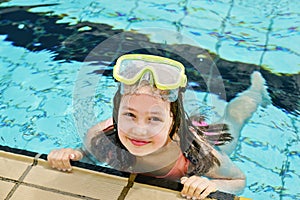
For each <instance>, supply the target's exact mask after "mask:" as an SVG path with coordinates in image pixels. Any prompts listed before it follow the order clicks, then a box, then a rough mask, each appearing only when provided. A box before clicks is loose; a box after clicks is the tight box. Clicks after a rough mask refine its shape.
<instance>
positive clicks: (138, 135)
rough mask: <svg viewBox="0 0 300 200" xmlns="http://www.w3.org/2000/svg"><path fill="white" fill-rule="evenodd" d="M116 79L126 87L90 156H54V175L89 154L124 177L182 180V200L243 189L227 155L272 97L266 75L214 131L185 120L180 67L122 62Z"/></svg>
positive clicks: (142, 59)
mask: <svg viewBox="0 0 300 200" xmlns="http://www.w3.org/2000/svg"><path fill="white" fill-rule="evenodd" d="M114 78H115V79H116V80H118V81H119V82H120V86H119V88H118V91H117V92H116V94H115V97H114V110H113V117H112V118H110V119H108V120H106V121H104V122H100V123H99V124H97V125H95V126H94V127H92V128H91V129H90V130H89V131H88V133H87V135H86V138H85V141H86V142H85V151H82V150H76V149H59V150H53V151H52V152H50V154H49V155H48V161H49V163H50V165H51V166H52V167H53V168H57V169H59V170H63V171H70V170H71V165H70V160H80V159H82V158H83V156H84V155H85V154H87V153H88V154H92V155H93V156H94V157H95V158H97V160H99V161H100V162H105V163H107V164H109V165H110V166H111V167H113V168H115V169H118V170H122V171H128V172H133V173H143V174H146V175H149V176H154V177H158V178H168V179H172V180H180V181H181V183H182V184H183V185H184V187H183V190H182V191H181V194H182V196H183V197H185V198H187V199H190V198H193V199H204V198H205V197H206V196H208V195H209V194H210V193H211V192H214V191H216V190H219V191H225V192H229V193H238V192H241V191H242V190H243V188H244V186H245V176H244V174H243V173H242V172H241V170H240V169H239V168H238V167H237V166H235V165H234V164H233V162H232V161H231V160H230V158H229V156H228V155H230V154H231V153H232V152H233V150H234V149H235V146H236V143H237V139H238V137H239V133H240V131H241V129H242V127H243V125H244V124H245V122H246V121H247V120H248V119H249V118H250V117H251V116H252V114H253V112H255V110H256V109H257V107H258V106H259V104H260V103H262V102H263V100H264V98H265V97H267V96H266V95H267V92H266V89H265V87H264V80H263V78H262V77H261V75H260V73H258V72H255V73H253V75H252V86H251V87H250V88H249V89H248V90H247V91H245V92H244V93H242V94H241V95H240V96H239V97H237V98H236V99H234V100H233V101H231V102H230V103H229V104H228V105H227V107H226V112H225V115H224V117H223V119H222V121H220V122H219V123H218V124H214V125H207V124H206V123H205V122H204V121H203V118H202V117H201V116H192V117H191V118H190V117H189V116H187V114H186V113H185V111H184V108H183V94H184V91H185V86H186V83H187V78H186V75H185V72H184V67H183V65H182V64H181V63H179V62H176V61H174V60H171V59H167V58H163V57H159V56H152V55H141V54H130V55H124V56H121V57H120V58H119V59H118V60H117V63H116V65H115V67H114ZM241 108H242V109H243V111H244V112H241ZM223 122H226V124H225V123H223ZM229 130H230V131H231V134H229V132H228V131H229ZM231 140H232V142H230V141H231ZM215 145H218V147H216V146H215Z"/></svg>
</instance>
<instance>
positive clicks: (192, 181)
mask: <svg viewBox="0 0 300 200" xmlns="http://www.w3.org/2000/svg"><path fill="white" fill-rule="evenodd" d="M197 186H198V182H197V178H196V176H192V177H189V178H188V179H187V180H186V181H185V183H184V186H183V189H182V191H181V194H182V195H183V196H186V197H187V198H189V197H192V196H193V195H194V192H195V190H196V189H197Z"/></svg>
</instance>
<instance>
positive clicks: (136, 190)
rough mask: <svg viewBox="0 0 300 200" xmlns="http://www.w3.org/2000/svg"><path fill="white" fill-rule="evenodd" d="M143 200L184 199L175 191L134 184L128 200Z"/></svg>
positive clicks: (127, 197)
mask: <svg viewBox="0 0 300 200" xmlns="http://www.w3.org/2000/svg"><path fill="white" fill-rule="evenodd" d="M141 197H143V198H142V199H151V200H160V199H163V200H176V199H178V200H179V199H180V200H182V199H183V198H182V197H181V196H180V193H179V192H177V191H173V190H168V189H164V188H159V187H154V186H150V185H145V184H140V183H134V185H133V187H132V188H131V190H130V191H129V192H128V194H127V196H126V198H125V199H126V200H140V199H141Z"/></svg>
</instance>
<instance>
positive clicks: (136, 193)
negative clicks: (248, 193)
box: [0, 151, 246, 200]
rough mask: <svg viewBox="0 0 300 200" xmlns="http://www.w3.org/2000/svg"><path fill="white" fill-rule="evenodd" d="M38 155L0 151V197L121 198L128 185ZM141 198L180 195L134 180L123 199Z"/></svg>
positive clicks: (53, 199)
mask: <svg viewBox="0 0 300 200" xmlns="http://www.w3.org/2000/svg"><path fill="white" fill-rule="evenodd" d="M39 156H40V155H39V154H37V155H36V156H35V157H29V156H24V155H19V154H14V153H10V152H5V151H0V166H1V168H0V188H1V189H0V199H5V200H8V199H9V200H21V199H22V200H27V199H28V200H36V199H43V200H58V199H64V200H65V199H66V200H67V199H70V200H75V199H87V200H95V199H104V200H106V199H107V200H113V199H118V200H121V199H124V198H122V195H123V193H124V188H128V187H126V186H128V178H125V177H119V176H115V175H110V174H106V173H102V172H96V171H93V170H87V169H83V168H79V167H74V168H73V171H72V172H70V173H63V172H60V171H57V170H53V169H52V168H50V167H49V165H48V164H47V162H46V161H45V160H44V159H41V158H40V157H39ZM141 198H142V199H152V200H156V199H163V200H168V199H170V200H171V199H172V200H176V199H182V198H181V197H180V193H179V192H178V191H174V190H169V189H165V188H160V187H156V186H151V185H146V184H141V183H136V182H134V184H133V186H132V187H130V188H129V191H128V193H127V195H126V197H125V199H126V200H135V199H141ZM232 199H233V198H232ZM234 199H240V200H242V199H246V198H242V197H234Z"/></svg>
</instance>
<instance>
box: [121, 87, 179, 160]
mask: <svg viewBox="0 0 300 200" xmlns="http://www.w3.org/2000/svg"><path fill="white" fill-rule="evenodd" d="M172 124H173V119H172V114H171V111H170V103H169V102H168V101H164V100H162V99H161V98H159V97H155V96H153V95H151V93H148V92H147V89H146V91H143V92H142V93H138V94H130V95H129V94H128V95H124V96H123V97H122V99H121V102H120V108H119V115H118V135H119V138H120V140H121V142H122V144H123V145H124V146H125V147H126V148H127V150H128V151H129V152H130V153H132V154H133V155H135V156H145V155H148V154H151V153H153V152H155V151H157V150H159V149H160V148H161V147H163V146H164V145H165V144H166V143H167V142H168V141H169V132H170V129H171V126H172Z"/></svg>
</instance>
